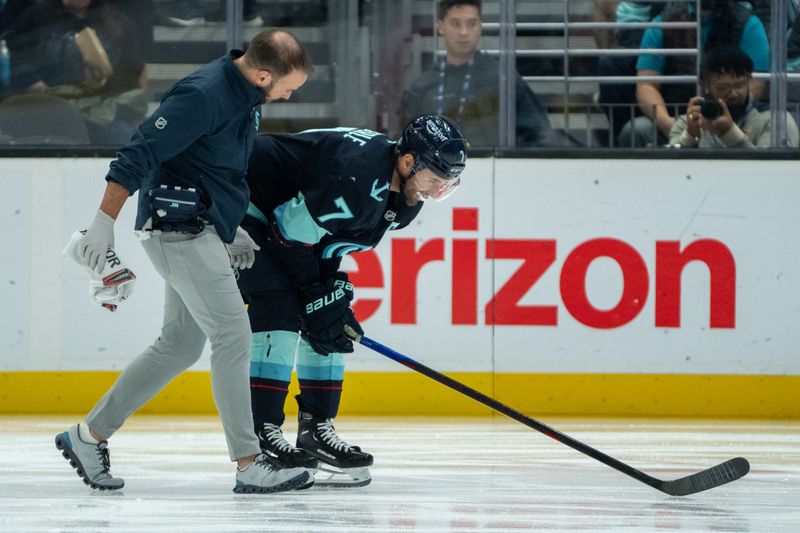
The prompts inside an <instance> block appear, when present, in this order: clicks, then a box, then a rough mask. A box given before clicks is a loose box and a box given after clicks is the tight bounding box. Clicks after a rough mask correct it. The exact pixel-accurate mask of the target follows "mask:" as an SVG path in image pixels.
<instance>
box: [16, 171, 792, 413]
mask: <svg viewBox="0 0 800 533" xmlns="http://www.w3.org/2000/svg"><path fill="white" fill-rule="evenodd" d="M107 165H108V160H106V159H22V158H20V159H4V160H2V161H0V183H1V184H2V190H3V191H4V193H3V195H2V197H0V207H1V208H2V209H0V220H1V221H2V222H3V227H5V228H6V235H5V236H4V242H5V246H4V247H3V248H2V251H0V254H2V256H3V260H2V262H1V263H0V269H2V273H3V274H4V276H3V278H2V279H3V280H4V281H3V283H2V284H1V285H0V286H1V287H2V288H0V295H1V296H2V299H3V306H2V310H0V313H2V320H0V342H2V343H3V347H4V348H3V350H2V351H0V412H5V413H33V412H51V413H52V412H82V411H85V410H86V409H87V408H88V407H90V406H91V405H92V404H93V403H94V401H96V399H97V398H98V397H99V395H101V394H102V392H104V390H105V389H106V388H107V386H108V385H109V384H110V383H111V382H112V381H113V379H114V377H115V376H116V374H117V373H118V372H119V370H120V369H122V368H123V367H124V366H125V365H126V364H127V362H129V361H130V360H131V359H132V357H134V356H135V355H136V354H137V353H138V352H139V351H140V350H141V349H142V348H143V347H144V346H146V345H147V344H148V343H149V342H151V341H152V340H153V338H154V337H155V335H157V332H158V329H159V327H160V319H161V304H162V300H163V296H162V291H163V287H162V283H161V280H160V279H159V278H158V276H157V275H156V274H155V272H154V271H153V269H152V267H151V266H150V264H149V261H148V260H147V258H146V257H145V255H144V253H143V251H142V250H141V248H140V246H139V245H138V243H136V242H135V237H134V235H133V233H132V232H131V231H126V228H132V224H133V217H134V211H135V198H134V199H131V200H129V202H128V204H127V205H126V207H125V209H124V210H123V213H122V215H121V218H120V221H119V222H118V224H117V232H116V242H117V251H118V253H119V254H120V256H121V257H122V258H123V259H124V260H125V261H126V262H127V263H128V264H129V266H131V267H132V268H133V269H134V270H135V271H136V274H137V276H138V278H139V279H138V284H137V287H136V290H135V294H134V296H133V298H132V299H131V300H130V301H128V302H125V303H124V304H123V306H121V308H120V310H119V311H118V312H117V313H114V314H112V313H108V312H106V311H104V310H102V309H100V308H98V307H96V306H94V305H93V304H92V303H90V302H89V301H88V296H87V294H88V290H87V279H86V275H85V274H84V272H83V271H82V270H81V269H80V268H79V267H78V266H77V265H75V264H72V263H70V262H68V260H66V259H64V258H62V257H61V256H60V250H61V248H62V247H63V245H64V243H66V241H67V240H68V236H69V234H70V233H71V232H72V231H74V230H75V229H78V228H80V227H83V226H85V224H86V223H87V222H88V221H89V220H90V219H91V217H92V216H93V213H94V211H95V210H96V207H97V205H98V203H99V200H100V197H101V195H102V190H103V181H102V177H103V175H104V174H105V169H106V168H107ZM463 182H464V184H463V186H462V187H461V188H460V189H459V191H458V193H457V194H456V195H454V196H453V197H452V198H451V199H449V200H448V201H446V202H444V203H433V204H431V205H426V206H425V208H424V209H423V211H422V213H421V215H420V217H419V218H418V219H417V220H416V221H415V222H414V223H413V224H412V225H411V226H410V227H409V228H406V229H404V230H401V231H398V232H396V233H393V234H391V237H387V238H386V239H384V242H382V243H381V246H380V247H379V248H378V249H377V250H375V251H368V252H363V253H361V254H358V255H357V256H351V257H347V258H346V259H345V261H344V263H343V265H344V267H345V268H346V269H347V270H349V271H350V272H351V280H352V281H353V282H354V283H355V284H356V286H357V291H356V294H357V301H356V304H355V308H356V311H357V313H358V315H359V317H360V319H361V320H362V323H363V326H364V329H365V331H366V332H367V335H369V336H370V337H372V338H374V339H376V340H378V341H379V342H381V343H383V344H386V345H388V346H391V347H392V348H394V349H395V350H397V351H399V352H401V353H403V354H406V355H408V356H410V357H412V358H414V359H416V360H418V361H421V362H423V363H425V364H427V365H428V366H431V367H433V368H435V369H437V370H440V371H442V372H446V373H448V374H449V375H452V376H453V377H456V379H460V380H463V381H464V382H466V383H468V384H470V385H472V386H474V387H476V388H478V389H479V390H481V391H483V392H485V393H487V394H491V395H493V396H495V397H497V398H498V399H499V400H501V401H503V402H506V403H508V404H510V405H512V406H514V407H516V408H518V409H520V410H523V411H525V412H530V413H542V414H545V413H547V414H582V415H585V414H597V415H642V416H645V415H646V416H651V415H656V416H720V417H730V416H735V417H777V418H790V417H791V418H798V417H800V392H798V391H800V357H798V355H797V350H798V346H800V342H798V340H800V333H798V328H797V326H796V324H797V323H798V320H797V319H798V315H800V307H798V305H797V303H796V300H797V296H796V295H797V294H800V271H799V270H800V266H798V265H800V249H799V248H800V242H798V241H799V240H798V239H797V228H798V227H800V223H799V222H800V220H798V219H800V214H798V209H797V200H796V199H797V198H798V197H800V195H799V194H798V193H799V192H800V190H799V189H800V187H798V181H797V163H796V162H794V161H735V160H731V161H728V160H715V161H699V160H592V159H582V160H566V159H502V158H498V159H495V158H483V159H473V160H471V161H470V162H469V164H468V168H467V170H466V171H465V174H464V179H463ZM347 361H348V369H349V370H348V374H347V376H346V381H347V386H346V388H345V394H344V399H343V408H342V412H346V413H348V414H357V413H363V414H479V413H485V412H486V409H485V408H483V407H482V406H479V405H477V404H473V403H471V402H470V401H469V400H467V399H464V398H463V397H461V396H460V395H458V394H457V393H454V392H452V391H449V390H448V389H445V388H444V387H442V386H441V385H438V384H435V383H433V382H430V381H429V380H427V378H424V377H423V376H421V375H418V374H415V373H412V372H409V371H406V370H405V369H404V368H403V367H401V366H399V365H397V364H396V363H394V362H393V361H390V360H388V359H385V358H383V357H382V356H380V355H378V354H377V353H374V352H371V351H369V350H366V349H363V348H361V347H359V349H358V350H357V352H356V353H355V354H353V355H352V356H348V359H347ZM207 369H208V359H207V354H206V355H205V356H204V358H203V359H202V360H201V361H200V362H199V363H198V365H196V367H195V368H193V371H192V372H189V373H186V374H184V375H183V376H180V377H179V378H178V379H176V380H175V382H173V383H172V384H171V385H170V386H169V387H168V388H167V389H166V390H165V391H164V392H163V393H162V394H161V395H160V396H159V397H158V398H156V399H155V400H154V401H153V402H151V404H149V405H148V406H147V407H146V408H145V409H146V410H147V411H148V412H158V413H209V412H213V409H214V408H213V401H212V399H211V393H210V385H209V377H208V374H207Z"/></svg>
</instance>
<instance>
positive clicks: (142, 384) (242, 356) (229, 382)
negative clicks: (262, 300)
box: [86, 227, 261, 461]
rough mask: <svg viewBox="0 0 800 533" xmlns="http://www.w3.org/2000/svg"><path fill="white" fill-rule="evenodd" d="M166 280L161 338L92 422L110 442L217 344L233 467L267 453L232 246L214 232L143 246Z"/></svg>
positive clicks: (216, 367) (167, 236)
mask: <svg viewBox="0 0 800 533" xmlns="http://www.w3.org/2000/svg"><path fill="white" fill-rule="evenodd" d="M142 246H144V249H145V252H147V255H148V256H149V257H150V260H151V261H152V262H153V266H155V268H156V270H157V271H158V273H159V274H160V275H161V277H163V278H164V280H165V281H166V291H165V298H164V324H163V326H162V327H161V335H159V337H158V338H157V339H156V340H155V342H154V343H153V344H152V345H151V346H150V347H148V348H147V349H146V350H145V351H144V352H142V353H141V354H140V355H139V356H138V357H136V359H134V360H133V361H132V362H131V364H129V365H128V366H127V368H125V370H123V371H122V374H121V375H120V376H119V378H118V379H117V381H116V382H115V383H114V385H113V386H112V387H111V389H109V391H108V392H107V393H106V394H105V396H103V397H102V398H101V399H100V401H99V402H98V403H97V405H95V407H94V408H93V409H92V411H91V412H90V413H89V416H88V417H87V418H86V423H87V424H88V425H89V427H90V428H92V429H93V430H94V431H95V432H97V433H98V434H100V435H101V436H103V437H106V438H108V437H110V436H111V435H113V434H114V432H115V431H117V430H118V429H119V428H120V427H121V426H122V424H123V423H124V422H125V419H126V418H128V417H129V416H130V415H131V414H132V413H133V412H134V411H136V410H137V409H139V408H140V407H141V406H142V405H144V404H145V403H146V402H147V401H148V400H150V399H151V398H153V396H155V395H156V394H157V393H158V391H160V390H161V389H162V388H164V386H165V385H166V384H167V383H169V382H170V381H171V380H172V379H173V378H174V377H175V376H177V375H178V374H180V373H181V372H183V371H184V370H186V369H187V368H189V367H190V366H192V364H194V363H195V361H197V360H198V359H199V358H200V355H201V354H202V352H203V347H204V346H205V342H206V339H209V341H210V342H211V385H212V390H213V393H214V401H215V402H216V405H217V410H218V411H219V414H220V418H221V419H222V427H223V429H224V431H225V438H226V439H227V442H228V451H229V452H230V457H231V460H232V461H233V460H236V459H239V458H241V457H246V456H249V455H255V454H258V453H261V450H260V447H259V444H258V438H257V437H256V435H255V432H254V430H253V414H252V409H251V405H250V322H249V320H248V318H247V312H246V310H245V307H244V302H243V301H242V297H241V296H240V294H239V289H238V288H237V286H236V280H235V279H234V274H233V270H232V269H231V264H230V259H229V257H228V252H227V250H226V249H225V246H224V245H223V243H222V240H220V238H219V236H218V235H217V233H216V232H215V231H214V229H213V227H207V228H206V229H205V230H204V231H203V232H202V233H200V234H198V235H187V234H178V233H164V234H161V235H156V236H153V237H151V238H150V239H148V240H145V241H143V242H142Z"/></svg>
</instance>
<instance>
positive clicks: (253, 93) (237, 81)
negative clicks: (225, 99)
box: [222, 50, 264, 108]
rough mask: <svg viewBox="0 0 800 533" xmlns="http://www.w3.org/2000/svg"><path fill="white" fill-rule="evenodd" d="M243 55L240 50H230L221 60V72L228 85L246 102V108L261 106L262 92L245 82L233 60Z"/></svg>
mask: <svg viewBox="0 0 800 533" xmlns="http://www.w3.org/2000/svg"><path fill="white" fill-rule="evenodd" d="M243 55H244V52H243V51H241V50H231V51H230V52H228V53H227V54H226V55H225V56H224V57H223V58H222V70H223V71H224V72H225V78H226V79H227V80H228V83H229V84H230V85H231V87H233V89H234V91H236V94H237V95H240V96H241V97H242V99H243V100H244V101H246V102H247V105H248V108H251V107H253V106H255V105H258V104H261V103H263V101H264V91H262V90H261V89H259V88H258V87H256V86H255V85H253V84H252V83H250V82H249V81H247V79H245V77H244V75H242V73H241V71H240V70H239V68H238V67H237V66H236V65H234V64H233V60H234V59H237V58H239V57H241V56H243Z"/></svg>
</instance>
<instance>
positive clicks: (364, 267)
mask: <svg viewBox="0 0 800 533" xmlns="http://www.w3.org/2000/svg"><path fill="white" fill-rule="evenodd" d="M350 257H352V258H353V260H354V261H355V262H356V270H354V271H351V272H348V273H347V277H348V279H349V280H350V283H352V284H353V285H354V286H356V287H358V288H363V289H381V288H383V268H382V267H381V261H380V259H379V258H378V254H376V253H375V250H365V251H363V252H359V253H357V254H353V255H351V256H350ZM356 294H358V293H357V292H356ZM380 306H381V299H380V298H356V299H355V301H354V302H353V305H352V308H353V312H354V313H355V315H356V320H358V321H359V322H363V321H364V320H367V319H368V318H369V317H371V316H372V315H374V314H375V312H376V311H377V310H378V308H379V307H380Z"/></svg>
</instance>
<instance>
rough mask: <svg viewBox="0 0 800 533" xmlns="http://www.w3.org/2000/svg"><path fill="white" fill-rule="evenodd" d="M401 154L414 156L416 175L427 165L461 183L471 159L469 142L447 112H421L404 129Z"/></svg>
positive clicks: (443, 177) (454, 183)
mask: <svg viewBox="0 0 800 533" xmlns="http://www.w3.org/2000/svg"><path fill="white" fill-rule="evenodd" d="M397 151H398V153H400V154H401V155H402V154H407V153H411V154H413V155H414V166H413V167H412V175H413V174H414V173H416V172H419V171H420V170H422V169H424V168H429V169H431V170H432V171H433V172H434V173H435V174H436V175H437V176H439V177H440V178H442V179H444V180H447V181H450V182H452V184H451V186H452V188H455V187H456V186H458V183H459V182H460V178H459V175H460V174H461V171H462V170H464V166H465V164H466V162H467V142H466V140H465V139H464V136H463V135H461V130H459V129H458V126H457V125H456V123H455V122H453V121H452V120H450V119H449V118H447V117H445V116H444V115H420V116H418V117H417V118H415V119H414V120H412V121H411V122H409V123H408V125H407V126H406V127H405V128H404V129H403V133H402V135H400V140H398V141H397Z"/></svg>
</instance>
